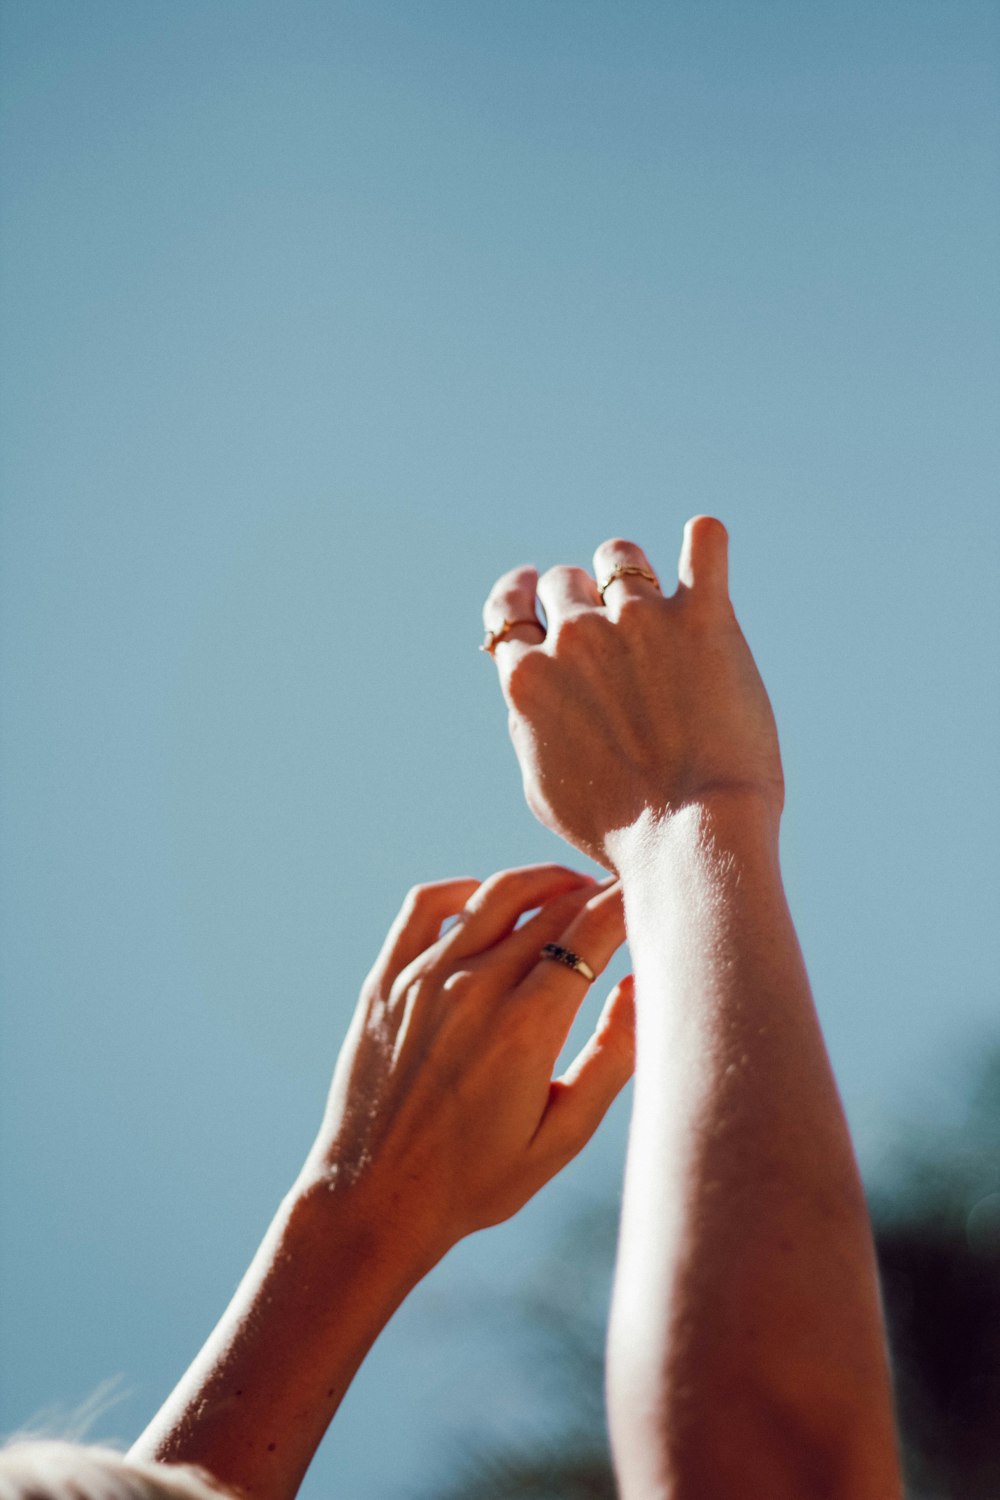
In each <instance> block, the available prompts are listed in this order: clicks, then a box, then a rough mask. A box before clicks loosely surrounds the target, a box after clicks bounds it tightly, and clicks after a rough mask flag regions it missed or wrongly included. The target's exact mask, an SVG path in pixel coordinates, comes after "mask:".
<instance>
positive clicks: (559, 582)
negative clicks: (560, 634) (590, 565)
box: [538, 567, 601, 631]
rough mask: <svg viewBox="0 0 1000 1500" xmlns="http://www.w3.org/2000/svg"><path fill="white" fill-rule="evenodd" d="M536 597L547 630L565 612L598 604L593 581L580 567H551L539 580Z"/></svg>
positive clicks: (554, 624) (570, 612) (551, 628)
mask: <svg viewBox="0 0 1000 1500" xmlns="http://www.w3.org/2000/svg"><path fill="white" fill-rule="evenodd" d="M538 598H539V600H540V601H541V605H542V608H543V609H544V611H545V618H546V620H547V621H548V628H549V630H550V631H551V630H554V629H555V628H556V627H557V626H558V625H559V623H560V621H561V620H564V619H566V617H567V616H568V615H577V614H579V613H580V611H581V610H584V609H597V608H598V607H599V606H600V603H601V596H600V594H598V592H597V585H596V583H595V582H594V580H593V579H592V578H591V576H590V574H589V573H587V572H585V571H584V569H583V568H563V567H560V568H550V569H549V571H548V572H547V573H543V574H542V576H541V578H540V579H539V580H538Z"/></svg>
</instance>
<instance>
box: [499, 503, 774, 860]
mask: <svg viewBox="0 0 1000 1500" xmlns="http://www.w3.org/2000/svg"><path fill="white" fill-rule="evenodd" d="M726 552H727V536H726V530H725V527H724V526H723V525H722V523H721V522H720V521H716V520H713V519H712V518H711V517H709V516H699V517H696V518H695V519H694V520H693V521H689V522H688V524H687V526H686V528H685V532H684V543H683V547H682V550H681V558H680V566H679V575H680V581H679V584H678V587H677V591H676V592H675V593H674V595H673V596H672V597H671V598H664V597H663V596H662V595H661V594H660V591H659V588H658V586H657V585H656V583H655V582H653V581H651V579H648V578H644V577H642V576H641V574H640V573H639V572H635V571H633V572H631V573H626V574H624V575H622V576H619V577H616V578H615V579H614V581H613V582H611V583H610V584H609V585H608V587H607V588H606V590H605V601H604V603H603V604H602V602H601V596H600V594H599V592H598V585H597V583H596V582H595V579H594V578H592V577H591V576H590V574H589V573H586V572H584V571H583V569H582V568H571V567H557V568H552V569H550V571H549V572H547V573H546V574H545V575H544V576H543V577H542V578H540V579H539V578H538V575H537V573H536V571H535V570H534V569H533V568H516V569H514V571H513V572H511V573H507V574H505V575H504V576H503V577H502V578H501V579H500V580H499V581H498V582H497V584H496V585H495V587H494V588H493V591H492V592H491V594H490V597H489V599H488V600H487V603H486V606H485V609H484V611H483V618H484V621H485V624H486V627H487V629H488V630H492V631H494V632H499V631H501V629H502V627H503V622H505V621H511V622H518V623H516V624H514V625H513V626H512V628H509V629H506V630H503V633H502V636H501V638H500V639H499V640H498V641H497V642H496V644H495V646H494V648H493V654H494V657H495V660H496V664H497V667H498V668H499V672H500V682H501V686H502V688H503V692H504V696H505V698H506V700H507V704H508V707H509V710H510V732H511V737H512V739H513V741H514V748H515V750H516V751H517V756H518V760H519V761H520V765H521V771H522V775H523V778H524V790H525V796H526V797H527V800H528V805H529V806H530V807H531V809H532V811H533V812H534V813H535V815H536V817H538V818H539V819H540V821H541V822H542V823H544V824H545V825H546V826H547V827H549V828H551V829H552V830H553V831H554V832H555V833H558V834H561V835H562V837H563V838H565V839H567V840H568V841H569V843H571V844H575V845H576V847H577V848H578V849H582V850H583V851H584V852H585V853H587V854H589V855H591V856H592V857H593V858H594V859H597V860H599V861H601V862H602V863H604V864H606V865H607V866H608V867H609V868H617V860H616V858H615V845H616V837H615V836H616V835H617V834H619V833H620V832H622V831H623V830H629V829H632V828H634V827H635V826H636V825H638V824H639V823H640V821H641V820H643V819H644V818H648V817H649V816H650V815H651V816H652V817H653V818H662V817H664V816H667V815H669V814H670V813H671V812H673V811H675V810H676V809H677V808H678V807H680V806H683V805H684V804H686V803H690V802H692V801H696V800H699V799H702V798H704V797H719V796H724V795H725V794H727V793H730V792H739V793H745V792H748V791H749V792H751V793H753V794H755V795H757V796H760V797H762V798H763V799H764V801H765V803H766V804H767V805H768V807H769V808H770V809H772V810H773V811H775V812H776V813H780V811H781V807H782V803H783V799H784V788H783V781H782V772H781V759H780V755H779V752H778V738H777V732H776V729H775V725H774V718H773V715H772V713H771V707H770V704H769V702H768V699H767V694H766V692H765V691H764V685H763V683H762V682H761V680H760V676H759V674H758V672H757V668H756V666H755V665H754V661H753V657H752V656H751V655H750V651H749V648H748V647H747V644H746V641H745V640H744V639H743V635H742V632H741V631H740V628H739V625H738V624H737V623H736V617H735V615H734V613H733V607H732V604H731V603H730V600H729V589H728V575H727V559H726ZM620 565H625V566H628V567H630V568H632V569H641V570H644V571H646V572H648V573H651V572H652V569H651V568H650V564H649V562H648V560H647V558H646V555H645V553H644V552H642V550H641V549H640V548H639V547H637V546H636V545H635V544H634V543H632V542H625V541H620V540H614V541H609V542H605V543H603V545H602V546H600V547H599V548H598V549H597V552H596V553H595V555H594V571H595V575H596V578H597V579H598V580H604V579H606V578H607V577H608V575H609V574H611V572H612V570H613V569H614V568H615V567H616V566H620ZM536 596H537V600H538V602H540V603H541V605H542V608H543V609H544V611H545V617H546V621H547V624H546V625H545V626H542V625H541V624H540V623H539V622H538V620H537V616H536V612H535V611H536Z"/></svg>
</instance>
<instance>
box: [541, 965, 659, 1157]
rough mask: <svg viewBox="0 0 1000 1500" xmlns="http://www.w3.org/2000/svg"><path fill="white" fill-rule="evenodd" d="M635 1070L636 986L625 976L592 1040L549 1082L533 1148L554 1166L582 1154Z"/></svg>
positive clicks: (607, 1006)
mask: <svg viewBox="0 0 1000 1500" xmlns="http://www.w3.org/2000/svg"><path fill="white" fill-rule="evenodd" d="M634 1068H635V980H634V979H633V977H632V975H631V974H629V975H628V976H627V977H626V978H625V979H623V980H622V981H621V983H620V984H616V985H615V987H614V989H613V990H612V991H611V994H610V995H609V996H608V998H607V1001H606V1002H605V1006H604V1009H603V1010H602V1012H601V1015H600V1019H599V1020H598V1022H597V1026H596V1028H595V1030H594V1034H593V1036H592V1037H591V1038H590V1040H589V1041H588V1042H587V1043H586V1045H585V1046H584V1047H583V1049H582V1050H581V1052H580V1053H579V1054H578V1056H577V1057H576V1058H575V1060H574V1061H573V1062H572V1063H571V1064H570V1066H569V1068H567V1070H566V1072H565V1073H564V1074H563V1075H562V1077H561V1078H557V1079H556V1080H555V1081H554V1082H553V1084H552V1090H551V1094H550V1096H549V1103H548V1107H547V1109H546V1111H545V1114H544V1116H543V1117H542V1122H541V1124H540V1125H539V1127H538V1132H537V1134H536V1136H535V1146H536V1148H537V1149H538V1150H539V1151H541V1152H543V1153H544V1154H545V1155H547V1156H548V1157H550V1158H554V1159H555V1160H556V1161H557V1163H558V1166H562V1165H564V1164H565V1163H566V1162H568V1161H569V1160H570V1159H571V1158H572V1157H574V1156H575V1155H576V1154H577V1152H578V1151H582V1149H583V1147H584V1146H585V1145H586V1144H587V1142H588V1141H589V1140H590V1137H591V1136H592V1135H593V1133H594V1131H595V1130H596V1129H597V1127H598V1125H600V1123H601V1121H602V1120H603V1119H604V1116H605V1115H606V1114H607V1112H608V1110H609V1109H610V1107H611V1105H612V1104H613V1103H614V1101H615V1099H616V1098H617V1096H618V1095H619V1094H620V1093H621V1091H622V1089H623V1088H624V1087H625V1085H626V1083H628V1081H629V1079H630V1078H631V1076H632V1071H633V1069H634ZM557 1169H558V1168H557Z"/></svg>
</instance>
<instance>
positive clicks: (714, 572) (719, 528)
mask: <svg viewBox="0 0 1000 1500" xmlns="http://www.w3.org/2000/svg"><path fill="white" fill-rule="evenodd" d="M677 572H678V576H679V577H680V581H681V583H682V584H683V585H684V587H685V588H688V589H691V590H692V591H693V592H694V593H695V594H697V595H700V596H701V597H702V598H703V599H705V600H706V602H708V601H711V602H714V603H717V604H723V603H726V602H727V601H728V599H729V534H728V532H727V531H726V528H725V527H724V526H723V524H722V522H721V521H717V520H716V519H715V517H714V516H694V517H692V519H691V520H690V521H689V522H688V523H687V525H686V526H685V528H684V541H683V542H682V543H681V559H680V562H679V563H678V565H677Z"/></svg>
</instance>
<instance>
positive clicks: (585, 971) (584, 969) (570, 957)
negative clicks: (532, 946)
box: [541, 943, 597, 984]
mask: <svg viewBox="0 0 1000 1500" xmlns="http://www.w3.org/2000/svg"><path fill="white" fill-rule="evenodd" d="M541 956H542V958H551V959H552V961H553V963H557V964H562V965H563V966H564V967H565V968H567V969H575V970H576V972H577V973H578V974H582V975H583V977H584V979H585V980H586V981H587V983H588V984H593V982H594V980H595V979H596V978H597V975H596V974H595V973H594V971H593V969H592V968H591V967H590V965H589V964H588V962H587V960H586V959H585V958H581V957H580V955H579V953H574V952H573V950H572V948H563V947H562V946H561V945H560V944H559V943H545V944H544V946H543V947H542V950H541Z"/></svg>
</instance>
